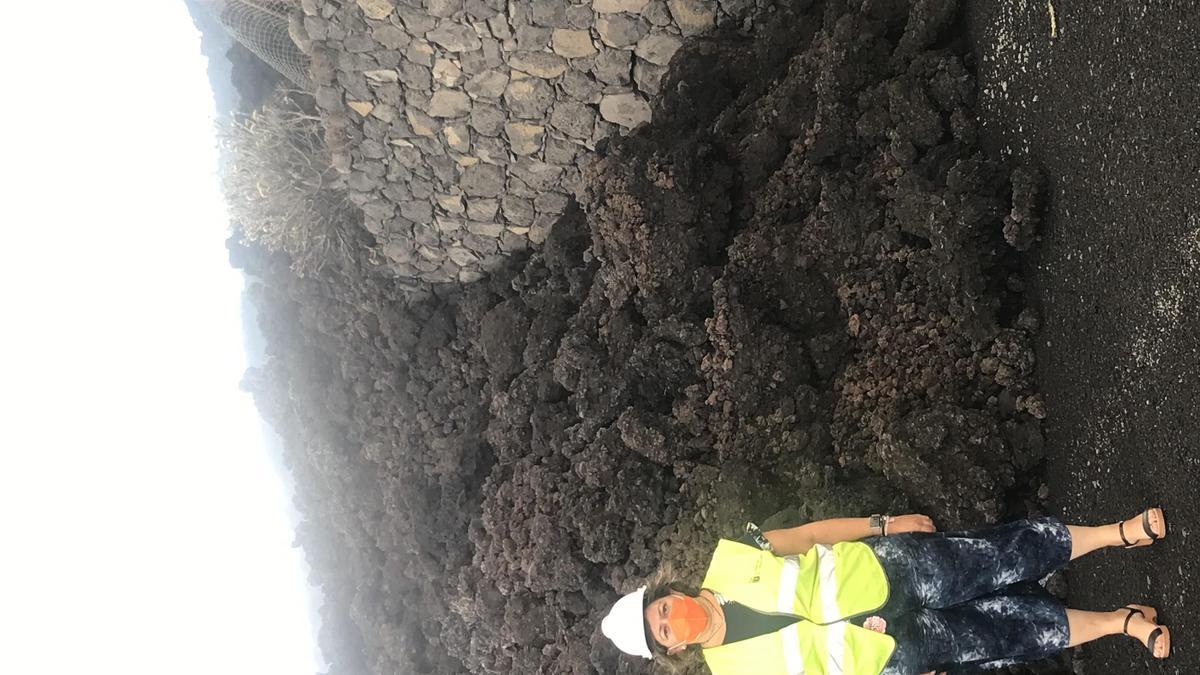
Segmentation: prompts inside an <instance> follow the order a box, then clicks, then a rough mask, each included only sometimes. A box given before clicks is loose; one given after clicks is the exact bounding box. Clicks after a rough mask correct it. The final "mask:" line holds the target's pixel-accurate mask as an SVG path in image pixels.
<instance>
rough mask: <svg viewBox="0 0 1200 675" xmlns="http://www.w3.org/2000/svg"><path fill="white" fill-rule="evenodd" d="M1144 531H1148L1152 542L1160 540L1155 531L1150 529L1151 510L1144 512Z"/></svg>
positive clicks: (1147, 534)
mask: <svg viewBox="0 0 1200 675" xmlns="http://www.w3.org/2000/svg"><path fill="white" fill-rule="evenodd" d="M1142 529H1143V530H1145V531H1146V536H1147V537H1150V539H1151V540H1153V541H1158V540H1159V536H1158V533H1157V532H1155V531H1154V530H1152V529H1150V510H1149V509H1147V510H1145V511H1143V512H1142Z"/></svg>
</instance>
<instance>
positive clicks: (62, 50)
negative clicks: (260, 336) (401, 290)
mask: <svg viewBox="0 0 1200 675" xmlns="http://www.w3.org/2000/svg"><path fill="white" fill-rule="evenodd" d="M70 5H71V6H70V7H69V8H65V9H69V11H66V12H64V11H61V10H63V9H64V7H62V6H61V5H54V4H47V3H19V4H17V5H14V6H12V7H10V8H8V12H9V14H10V17H9V25H11V26H16V27H20V30H18V31H15V32H14V35H13V36H12V37H10V38H9V39H8V40H6V41H5V42H4V43H3V44H2V46H0V53H2V54H3V57H4V62H5V63H6V64H9V66H8V69H9V70H10V71H12V72H11V74H10V77H9V89H8V92H9V93H8V95H7V97H6V98H7V100H8V102H9V105H7V106H5V110H4V112H2V113H0V116H2V119H3V121H4V123H5V124H4V126H5V128H7V129H8V130H9V131H10V138H11V140H10V142H9V145H10V147H12V148H13V149H12V150H10V151H9V153H7V155H8V158H9V161H8V162H6V167H5V168H4V170H3V171H4V174H5V181H4V184H5V186H6V190H5V193H6V194H7V195H8V196H9V200H8V201H9V204H10V206H9V214H8V217H7V219H6V220H7V221H8V222H7V224H8V227H7V228H6V231H7V232H8V233H10V234H9V236H10V237H12V239H10V240H9V241H8V242H7V244H6V246H4V254H3V255H4V261H3V265H0V283H2V284H3V286H2V287H3V288H4V289H5V296H4V298H5V306H6V309H7V312H6V317H5V326H6V329H7V330H5V331H4V338H3V341H4V346H5V349H4V354H5V366H4V372H5V375H6V377H5V383H6V386H5V387H4V389H3V391H4V394H3V410H4V411H5V413H6V415H5V417H6V422H5V424H4V437H3V447H4V451H3V453H0V457H2V459H0V463H2V464H0V513H2V514H3V515H2V516H0V528H2V531H3V532H4V534H5V543H6V545H5V547H4V550H5V555H4V556H3V557H0V634H2V635H3V636H4V642H5V645H6V647H5V656H4V659H3V662H4V666H5V668H4V670H5V671H6V672H14V673H22V674H23V675H28V674H37V673H64V672H87V673H121V674H122V675H126V674H135V673H136V674H140V673H146V674H151V673H153V674H154V675H160V674H161V673H164V672H169V673H179V674H190V673H196V674H197V675H199V674H204V675H211V674H212V673H216V672H220V673H247V674H249V673H254V674H255V675H262V674H264V673H288V674H290V673H315V672H320V671H321V670H323V669H324V668H325V667H326V664H325V663H324V661H323V659H322V657H321V655H320V652H319V648H318V646H317V644H316V635H317V631H318V627H317V626H316V625H314V619H315V617H316V612H315V604H316V603H317V602H319V591H318V590H317V589H314V588H311V587H310V586H309V585H308V582H307V580H306V578H305V577H306V574H307V566H306V564H305V563H304V560H303V554H302V552H301V551H300V550H299V549H296V548H293V547H292V546H291V544H292V541H293V539H294V536H295V535H294V530H293V523H292V522H291V519H292V518H294V511H293V509H292V506H291V504H290V503H289V502H290V495H291V487H290V483H289V478H288V477H287V476H285V475H283V474H281V473H280V471H279V470H278V468H277V467H276V466H275V464H274V463H273V461H272V459H271V457H270V456H269V451H268V448H267V444H266V443H265V442H264V440H263V438H262V434H263V429H262V421H261V419H260V417H259V415H258V413H257V411H256V409H255V408H254V405H253V402H252V400H251V397H250V396H249V395H248V394H246V393H244V392H242V391H240V390H239V388H238V385H239V382H240V381H241V379H242V376H243V373H244V371H245V369H246V366H247V363H248V360H247V359H248V356H247V354H246V351H245V349H244V336H243V332H242V326H241V307H240V303H241V292H242V288H243V283H244V281H243V278H242V276H241V274H240V273H239V272H237V271H236V270H234V269H232V268H231V267H230V265H229V262H228V258H227V253H226V250H225V246H224V241H225V239H226V238H227V236H228V230H229V225H228V218H227V216H226V214H225V207H224V203H223V201H222V198H221V195H220V192H219V186H218V182H217V180H218V179H217V176H216V168H217V153H216V140H215V134H214V128H213V117H214V115H215V108H214V103H213V93H212V90H211V87H210V85H209V82H208V78H207V75H206V66H207V62H206V59H205V58H204V57H203V56H202V55H201V53H200V34H199V33H198V32H197V31H196V29H195V27H194V26H193V24H192V20H191V18H190V16H189V13H188V10H187V7H186V6H185V4H184V3H183V2H161V0H160V1H157V2H155V1H151V0H141V1H132V2H126V3H121V4H119V5H113V4H110V3H70ZM54 10H59V11H54Z"/></svg>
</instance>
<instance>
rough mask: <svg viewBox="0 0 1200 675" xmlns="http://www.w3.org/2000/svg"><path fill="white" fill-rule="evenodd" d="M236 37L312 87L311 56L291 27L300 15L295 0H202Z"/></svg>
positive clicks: (295, 81)
mask: <svg viewBox="0 0 1200 675" xmlns="http://www.w3.org/2000/svg"><path fill="white" fill-rule="evenodd" d="M202 1H203V3H204V5H206V6H207V7H208V8H209V10H210V11H211V12H212V13H213V14H214V15H215V16H216V17H217V18H218V19H219V20H220V22H221V25H222V26H224V27H225V30H227V31H229V34H230V35H232V36H233V37H234V39H235V40H237V41H238V42H240V43H242V44H243V45H244V46H245V47H246V48H247V49H249V50H250V51H252V52H254V54H255V55H256V56H258V58H260V59H262V60H263V61H265V62H266V63H267V64H268V65H270V66H271V67H272V68H274V69H275V70H277V71H279V73H280V74H281V75H283V76H284V77H286V78H287V79H289V80H291V81H292V83H293V84H295V85H296V86H297V87H300V88H301V89H303V90H305V91H312V80H311V78H310V77H309V70H308V68H309V59H308V56H307V55H306V54H305V53H304V52H303V51H301V50H300V48H299V47H298V46H297V45H296V42H295V40H293V39H292V36H291V33H290V32H289V31H288V25H289V22H290V21H291V20H292V17H293V16H294V15H295V16H297V17H298V16H299V15H298V14H297V13H298V12H299V11H300V7H299V4H298V3H297V2H295V0H290V1H289V0H202Z"/></svg>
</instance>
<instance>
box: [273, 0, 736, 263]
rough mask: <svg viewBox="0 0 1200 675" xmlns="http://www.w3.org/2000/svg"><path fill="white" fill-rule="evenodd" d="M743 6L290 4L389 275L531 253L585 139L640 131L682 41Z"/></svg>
mask: <svg viewBox="0 0 1200 675" xmlns="http://www.w3.org/2000/svg"><path fill="white" fill-rule="evenodd" d="M747 4H749V0H730V1H729V2H725V1H722V2H720V3H718V2H717V1H716V0H590V1H587V2H583V3H575V2H571V1H570V0H507V1H506V0H302V2H301V7H302V9H303V20H302V22H301V26H299V27H297V31H295V32H299V33H300V35H298V36H297V37H298V38H299V41H300V42H301V43H302V44H303V45H304V46H305V48H306V50H307V51H308V52H309V53H310V55H311V57H312V78H313V82H314V86H315V95H316V100H317V104H318V106H319V107H320V108H321V110H322V114H323V116H324V119H325V123H326V127H327V136H328V139H329V142H330V147H331V149H332V150H333V153H334V163H335V166H337V167H338V169H339V170H340V171H342V172H343V173H344V174H346V181H347V184H348V185H349V187H350V189H351V191H352V195H353V199H354V200H355V202H356V203H357V204H358V205H359V206H361V207H362V210H363V213H364V215H365V223H366V226H367V228H368V229H370V230H371V232H372V233H373V234H374V235H375V236H376V237H377V238H378V240H379V241H380V243H381V249H382V253H383V254H384V256H386V258H387V259H388V260H389V262H390V263H391V264H392V266H393V267H394V269H395V270H396V271H397V272H398V273H399V274H401V275H406V276H411V277H413V278H419V279H424V280H427V281H433V282H448V281H462V282H470V281H474V280H477V279H478V278H480V276H481V275H482V273H483V272H486V271H487V270H489V269H491V268H493V267H494V266H495V265H496V264H497V263H498V262H499V261H500V260H502V258H503V256H505V255H506V254H509V253H513V252H516V251H519V250H522V249H524V248H527V247H528V246H529V245H530V244H533V245H537V244H540V243H541V242H542V241H543V240H544V239H545V238H546V235H547V233H548V231H549V228H550V226H551V225H552V224H553V223H554V222H555V220H556V219H557V218H558V217H559V215H560V214H561V213H562V212H563V210H564V209H565V208H566V206H567V204H568V202H569V195H571V194H573V193H575V191H576V190H577V189H578V188H579V187H580V180H581V175H582V174H581V167H583V166H584V165H585V164H586V163H588V162H589V161H590V160H591V157H592V156H593V155H594V151H595V149H596V146H597V143H599V142H600V141H602V140H603V139H605V138H607V137H609V136H611V135H612V134H615V133H623V132H627V131H628V130H630V129H632V128H634V127H636V126H638V125H639V124H641V123H643V122H646V121H649V119H650V116H651V100H652V99H653V97H654V96H655V95H656V94H657V93H658V90H659V85H660V81H661V79H662V77H663V75H664V73H665V72H666V68H667V64H668V63H669V62H670V60H671V57H672V56H673V55H674V54H675V52H676V51H677V50H678V49H679V48H680V46H681V45H682V43H683V40H684V39H685V38H687V37H688V36H691V35H696V34H700V33H703V32H705V31H708V30H710V29H711V28H713V27H715V26H716V25H717V24H718V23H721V22H723V21H726V20H729V19H730V18H731V17H735V16H738V15H741V14H742V13H743V12H744V9H745V7H744V5H747Z"/></svg>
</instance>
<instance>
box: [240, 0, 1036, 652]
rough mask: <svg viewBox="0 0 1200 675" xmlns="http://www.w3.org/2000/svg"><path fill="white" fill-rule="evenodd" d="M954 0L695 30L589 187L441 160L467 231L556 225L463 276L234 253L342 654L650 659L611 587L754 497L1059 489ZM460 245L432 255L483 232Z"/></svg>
mask: <svg viewBox="0 0 1200 675" xmlns="http://www.w3.org/2000/svg"><path fill="white" fill-rule="evenodd" d="M605 2H606V3H609V4H612V5H617V4H620V5H621V6H625V3H623V2H618V0H605ZM628 4H629V5H630V6H632V5H633V4H636V3H628ZM677 4H678V3H671V4H670V5H669V7H670V11H672V12H677V13H680V14H682V13H684V12H690V16H695V15H696V14H697V13H698V11H697V10H695V9H694V5H690V4H681V5H678V6H679V7H681V8H682V9H676V5H677ZM650 6H652V3H648V4H647V5H646V6H645V7H646V8H648V7H650ZM955 9H956V3H954V2H953V1H951V0H934V1H928V0H922V1H920V2H917V3H915V5H914V8H913V10H912V11H911V12H910V8H909V5H908V4H907V3H904V2H867V3H862V2H858V1H857V0H856V1H855V2H848V3H842V2H836V1H831V2H826V3H817V4H813V3H809V2H805V1H803V0H801V1H799V2H797V3H796V4H795V5H794V6H792V5H782V6H780V7H778V8H777V11H776V12H775V14H774V16H773V18H772V20H771V21H769V22H764V23H762V24H761V28H760V30H759V31H758V32H757V33H756V35H755V37H754V39H748V38H744V37H739V36H736V35H722V36H720V38H719V39H708V38H701V39H698V40H695V41H691V42H690V43H688V44H686V45H685V46H684V47H683V48H682V51H681V53H680V55H679V57H678V58H677V59H676V61H675V62H674V65H673V66H672V71H671V73H670V74H668V75H667V76H666V80H665V82H664V86H663V92H664V96H663V98H662V101H661V105H660V106H659V107H658V108H657V109H656V110H655V115H654V122H653V123H652V124H650V125H647V126H642V127H640V128H639V129H637V130H635V131H634V132H633V133H632V134H631V135H629V136H628V137H627V138H625V139H624V140H623V141H621V142H619V143H616V144H614V146H613V147H611V148H603V147H602V148H601V150H602V151H603V152H604V155H603V157H602V158H601V160H600V161H599V162H597V163H596V164H594V165H592V166H591V167H589V168H588V169H587V171H586V175H585V179H584V189H583V190H581V191H580V196H581V201H580V204H581V206H582V210H580V209H578V208H576V207H573V206H571V205H570V204H569V200H568V199H567V198H566V195H565V194H564V193H561V192H553V191H551V190H550V189H549V187H552V186H553V185H554V184H555V183H554V182H553V181H554V178H553V176H554V168H553V167H554V166H555V165H552V164H549V163H547V162H544V161H542V160H539V159H537V158H533V157H528V156H522V157H521V159H519V160H517V161H515V162H512V163H511V164H512V173H511V174H510V173H506V172H505V171H501V170H500V167H499V166H498V165H494V164H490V163H476V164H473V165H471V166H470V167H468V170H467V171H466V172H464V176H465V178H466V184H465V187H463V188H461V189H462V192H463V193H464V194H465V196H463V195H459V194H456V193H453V192H449V191H445V192H438V191H435V190H433V188H432V186H431V187H430V189H429V195H427V196H429V197H433V196H434V195H439V196H437V197H433V198H436V199H438V200H439V204H443V205H445V207H446V208H445V213H444V214H435V218H434V219H435V222H437V223H438V226H439V227H444V228H445V229H446V230H447V231H452V232H455V233H462V232H466V233H467V234H458V235H456V236H462V238H463V240H464V241H466V239H467V238H468V237H469V236H473V237H475V239H474V240H472V241H473V242H474V245H480V244H481V242H482V241H485V240H488V239H489V238H493V239H494V238H497V237H498V238H499V241H500V246H501V247H504V246H507V245H510V244H506V243H505V242H506V241H510V242H511V241H512V238H513V237H516V238H517V239H521V237H522V234H521V233H517V232H514V231H513V229H512V228H511V227H505V228H503V229H501V230H500V231H498V232H496V231H492V230H489V229H488V228H487V227H486V225H489V224H491V223H493V222H494V221H491V220H489V218H488V216H489V215H491V214H493V213H501V214H503V215H504V217H505V218H506V219H509V220H511V221H512V222H519V223H522V225H520V226H519V228H522V229H523V228H529V230H528V231H529V232H530V233H532V232H533V231H534V230H537V229H538V228H542V230H541V231H542V232H543V233H544V234H545V237H546V238H545V242H544V245H543V246H541V247H540V249H539V250H538V251H536V252H534V253H532V254H518V255H515V256H514V257H512V258H511V259H509V260H508V262H507V263H506V264H504V265H503V266H501V267H499V268H497V269H496V271H495V273H494V274H493V275H491V276H490V277H488V278H486V279H483V280H481V281H480V283H476V284H472V285H469V286H467V287H465V288H453V287H443V288H439V289H437V291H438V292H437V293H434V294H424V295H414V294H412V293H408V292H406V291H404V290H402V288H401V287H400V286H398V285H397V284H396V283H395V281H394V280H390V279H389V277H388V276H387V275H383V274H380V273H379V271H380V270H381V269H386V267H387V265H386V264H385V265H382V266H379V265H375V264H373V263H371V262H370V261H369V260H366V259H365V258H366V256H364V260H360V261H358V262H357V263H355V265H353V266H351V267H347V268H341V269H329V270H327V271H325V272H323V274H322V275H321V276H319V277H317V278H312V279H296V278H295V277H294V276H292V274H291V272H290V268H289V267H288V264H287V261H286V260H278V259H267V258H263V257H262V256H261V255H257V256H256V255H254V254H253V252H250V251H246V250H244V249H240V248H235V250H234V252H235V254H237V258H238V259H237V260H236V261H235V264H239V265H241V266H245V267H247V269H248V270H249V271H251V272H253V273H254V274H255V275H256V276H257V277H259V278H261V279H264V282H263V283H262V284H260V285H259V286H258V287H257V293H258V294H259V300H258V303H257V304H258V305H259V306H260V307H261V308H262V311H263V313H264V323H265V327H264V328H265V333H266V334H267V337H268V340H269V342H270V345H271V348H270V349H271V354H272V358H271V361H270V363H269V365H268V366H266V367H264V368H262V369H260V370H257V371H253V372H252V373H250V375H248V386H249V388H250V389H251V390H252V391H253V392H255V395H256V398H257V400H258V401H259V405H260V407H261V409H262V410H263V411H264V414H265V415H266V416H267V417H268V418H270V419H271V421H272V422H273V423H274V424H275V425H276V426H277V427H278V428H280V429H281V431H282V432H283V434H284V437H285V439H286V441H287V445H288V450H289V457H290V462H291V467H292V469H293V471H294V472H295V473H296V475H297V483H298V486H299V487H298V490H299V493H300V495H299V497H300V505H301V510H302V511H303V513H304V516H305V518H306V525H305V527H304V528H303V529H302V531H301V533H300V537H299V539H300V541H301V543H302V544H303V545H304V547H305V550H306V552H307V554H308V557H309V559H310V562H311V563H312V565H313V569H314V576H315V578H316V579H317V580H319V581H321V582H322V583H323V584H324V585H325V588H326V594H327V602H326V606H325V607H324V608H323V610H322V611H323V614H324V618H325V627H324V629H323V632H322V644H323V648H324V649H325V652H326V656H327V658H328V659H329V660H330V661H331V662H332V663H333V664H334V669H335V671H336V672H375V673H397V672H417V673H458V672H463V671H467V672H473V673H535V672H547V673H579V674H583V673H633V672H643V669H644V668H645V664H644V663H640V662H637V660H632V659H626V658H620V657H619V656H618V654H617V652H616V650H615V649H614V648H613V647H612V646H611V645H610V644H609V643H608V642H607V640H605V639H604V638H603V637H602V636H601V635H600V633H599V622H600V618H601V617H602V616H603V614H604V613H605V611H607V608H608V606H609V605H610V603H611V602H612V601H613V600H614V599H616V597H618V594H619V593H621V592H623V591H627V590H630V589H632V588H634V587H636V586H637V585H639V584H640V583H642V582H643V581H644V579H645V577H646V576H647V575H649V574H650V573H651V572H653V571H654V570H655V569H656V568H657V567H658V566H659V565H660V563H662V562H663V561H670V562H671V563H672V564H673V565H674V567H675V569H676V570H677V571H678V573H679V574H680V575H681V578H682V579H684V580H690V581H692V582H695V581H697V580H698V577H699V575H700V573H701V572H702V570H703V568H704V566H705V564H706V563H707V560H708V557H709V554H710V551H711V547H712V545H713V543H714V542H715V540H716V539H717V538H718V537H720V536H729V535H731V534H733V533H736V532H737V531H738V528H739V527H740V526H741V524H742V523H744V522H745V521H746V520H748V519H755V520H759V521H760V522H762V523H763V524H764V525H765V526H768V527H769V526H772V525H784V524H789V523H791V524H794V523H796V522H798V521H803V520H810V519H814V518H821V517H829V516H834V515H847V514H855V513H870V512H871V511H873V510H889V511H893V512H900V511H904V510H908V509H912V510H918V511H921V512H926V513H929V514H930V515H931V516H933V517H934V518H935V520H936V521H937V522H938V524H939V525H940V526H942V527H944V528H951V527H958V526H965V525H972V524H978V523H982V522H987V521H995V520H997V519H1000V518H1002V517H1004V516H1006V515H1025V514H1027V513H1030V512H1033V511H1036V510H1037V508H1038V507H1037V503H1036V498H1035V497H1034V495H1036V494H1037V492H1038V489H1039V488H1040V481H1039V480H1038V478H1037V467H1038V463H1039V461H1040V459H1041V457H1042V435H1041V428H1040V421H1039V420H1040V418H1041V416H1042V415H1043V414H1044V412H1043V406H1042V404H1041V400H1040V398H1039V396H1038V395H1037V393H1036V392H1034V391H1033V390H1032V389H1031V387H1030V384H1029V377H1030V371H1031V369H1032V367H1033V356H1032V352H1031V350H1030V346H1029V341H1030V331H1031V330H1033V329H1035V328H1036V324H1037V319H1036V317H1035V316H1034V315H1033V313H1032V312H1031V311H1029V310H1028V309H1026V308H1025V307H1024V298H1023V295H1022V286H1021V280H1020V278H1019V277H1018V276H1017V275H1016V274H1015V270H1016V269H1017V262H1018V260H1019V256H1018V253H1017V251H1016V249H1014V248H1013V247H1012V246H1010V245H1009V243H1007V242H1006V241H1005V237H1004V230H1005V217H1006V216H1007V215H1011V213H1012V212H1013V210H1014V208H1016V209H1018V210H1020V209H1021V208H1022V206H1021V203H1025V202H1027V201H1028V198H1029V194H1028V192H1027V191H1028V189H1030V186H1032V185H1034V184H1035V183H1034V182H1033V181H1027V180H1026V179H1025V178H1024V177H1023V176H1024V173H1023V172H1021V171H1018V172H1017V173H1015V174H1014V173H1012V172H1011V171H1010V169H1009V168H1008V167H1005V166H1003V165H1000V164H998V163H995V162H993V161H990V160H989V159H987V158H986V157H984V156H982V155H981V154H980V153H979V151H978V150H977V148H976V138H975V135H976V133H975V123H974V114H973V111H972V107H971V106H972V102H973V96H974V83H973V77H972V75H971V73H970V72H969V71H968V70H967V69H966V67H965V66H964V63H963V61H962V59H961V56H960V55H961V53H962V49H961V46H960V45H958V44H957V43H955V42H954V41H953V40H951V39H949V38H950V36H948V35H947V34H946V26H947V25H949V23H950V22H951V21H952V19H953V17H954V12H955ZM447 11H450V10H449V9H447ZM561 20H562V21H564V22H569V21H570V18H569V15H568V16H567V17H566V18H563V19H561ZM555 21H559V19H555ZM651 23H653V22H651ZM430 30H432V27H431V28H430ZM502 122H503V121H502ZM521 123H522V124H524V122H521ZM506 124H507V123H501V124H499V125H498V128H497V133H502V132H503V133H504V134H505V136H504V138H508V137H509V134H510V133H511V132H510V131H509V130H507V129H506V128H505V125H506ZM533 126H542V127H546V128H547V129H549V128H552V127H553V125H545V124H537V125H533ZM544 133H545V134H546V136H545V137H543V139H542V142H543V143H544V144H545V145H544V147H543V150H542V151H543V152H548V151H549V150H550V148H551V142H552V141H554V140H556V139H554V137H553V136H550V135H549V133H550V132H549V131H546V132H544ZM517 135H518V136H521V132H520V130H518V133H517ZM535 137H536V134H533V135H531V134H524V136H522V138H523V139H525V141H528V142H530V143H532V142H533V141H532V140H530V139H531V138H535ZM417 140H419V139H414V138H411V137H410V138H409V141H410V142H412V143H414V144H415V143H416V141H417ZM560 150H561V149H559V150H556V152H557V151H560ZM547 167H551V168H547ZM558 168H559V169H561V166H560V167H558ZM514 175H519V176H521V178H520V180H521V181H522V183H524V184H526V185H535V184H536V185H541V186H546V187H540V188H539V189H538V190H536V191H534V190H531V191H530V192H529V193H524V194H515V193H514V192H513V191H512V190H510V189H505V188H507V187H509V182H508V181H511V180H512V176H514ZM1014 185H1015V186H1016V187H1014ZM547 195H552V196H550V197H548V196H547ZM553 195H557V196H553ZM454 197H459V200H458V201H455V200H454ZM1014 201H1015V202H1018V203H1016V204H1014ZM464 202H465V203H464ZM440 208H442V206H439V209H440ZM460 211H462V213H460ZM556 211H565V215H564V216H563V217H562V218H561V219H559V220H558V221H557V222H556V223H553V222H551V223H547V222H546V218H547V214H550V213H553V212H556ZM472 214H476V215H478V216H479V217H480V220H477V221H476V220H473V219H472V218H473V216H472ZM439 217H440V219H439ZM480 224H483V225H484V226H480ZM551 225H553V226H552V227H551ZM473 227H474V228H475V229H472V228H473ZM363 236H364V238H365V237H366V236H367V235H366V234H365V233H364V234H363ZM427 241H429V242H432V243H430V244H429V246H433V245H434V244H436V243H438V241H439V240H438V239H436V238H430V239H428V240H427ZM363 244H364V248H367V249H369V248H371V246H372V245H373V242H371V241H364V242H363ZM517 248H519V247H517V246H514V247H513V250H515V249H517ZM459 249H461V250H459ZM445 250H446V249H442V250H441V251H439V250H433V249H430V250H428V251H427V250H425V248H422V249H421V250H420V251H418V253H417V254H416V255H418V256H422V257H424V258H426V259H429V260H441V258H439V257H438V256H442V255H445V256H447V257H448V256H449V255H451V254H453V255H457V256H458V257H459V258H461V259H462V260H464V261H466V260H467V254H468V253H470V252H471V250H472V249H471V247H469V246H462V247H458V248H455V249H449V250H450V253H443V252H442V251H445ZM468 262H469V261H468ZM454 264H457V263H454ZM780 509H783V511H782V512H779V513H776V512H778V511H780ZM772 514H774V515H773V516H772ZM768 517H769V518H768ZM1056 667H1057V666H1055V665H1053V664H1051V665H1047V666H1045V667H1044V668H1043V669H1042V672H1049V671H1054V669H1055V668H1056Z"/></svg>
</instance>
